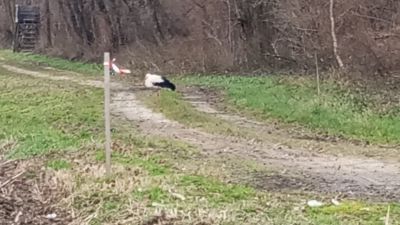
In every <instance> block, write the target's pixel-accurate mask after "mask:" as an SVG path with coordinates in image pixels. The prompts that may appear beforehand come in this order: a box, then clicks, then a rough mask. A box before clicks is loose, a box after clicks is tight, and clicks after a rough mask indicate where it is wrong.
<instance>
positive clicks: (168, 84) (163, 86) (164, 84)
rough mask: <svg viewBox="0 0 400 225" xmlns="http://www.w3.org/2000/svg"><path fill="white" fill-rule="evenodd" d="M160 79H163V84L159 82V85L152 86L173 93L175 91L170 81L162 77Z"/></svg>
mask: <svg viewBox="0 0 400 225" xmlns="http://www.w3.org/2000/svg"><path fill="white" fill-rule="evenodd" d="M162 79H163V82H159V83H153V85H154V86H157V87H161V88H169V89H171V90H173V91H175V88H176V87H175V85H174V84H173V83H172V82H171V81H169V80H168V79H167V78H165V77H162Z"/></svg>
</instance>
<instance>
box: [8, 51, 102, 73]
mask: <svg viewBox="0 0 400 225" xmlns="http://www.w3.org/2000/svg"><path fill="white" fill-rule="evenodd" d="M0 57H1V58H3V60H4V61H6V62H7V63H10V64H17V65H23V66H24V67H27V66H31V67H36V68H37V66H42V67H44V66H47V67H52V68H55V69H60V70H66V71H72V72H77V73H81V74H82V75H92V76H93V75H99V74H102V71H103V66H102V65H100V64H95V63H83V62H79V61H70V60H66V59H62V58H56V57H48V56H45V55H39V54H32V53H13V52H12V51H10V50H0Z"/></svg>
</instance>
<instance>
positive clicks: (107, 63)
mask: <svg viewBox="0 0 400 225" xmlns="http://www.w3.org/2000/svg"><path fill="white" fill-rule="evenodd" d="M110 120H111V118H110V53H109V52H105V53H104V121H105V135H106V142H105V150H106V174H107V176H110V175H111V122H110Z"/></svg>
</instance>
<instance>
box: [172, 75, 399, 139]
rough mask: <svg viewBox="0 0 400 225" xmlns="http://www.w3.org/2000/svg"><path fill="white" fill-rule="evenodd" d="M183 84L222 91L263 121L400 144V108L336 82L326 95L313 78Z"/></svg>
mask: <svg viewBox="0 0 400 225" xmlns="http://www.w3.org/2000/svg"><path fill="white" fill-rule="evenodd" d="M180 83H182V84H186V85H201V86H206V87H209V88H218V89H221V90H223V91H224V92H225V93H226V96H227V98H228V99H227V102H228V104H232V105H234V106H235V107H236V108H238V109H240V110H242V111H246V112H249V113H251V114H253V115H256V116H257V117H259V118H261V119H269V118H277V119H279V120H281V121H283V122H286V123H297V124H300V125H303V126H306V127H308V128H311V129H314V130H319V131H322V132H326V133H328V134H330V135H342V136H345V137H347V138H354V139H362V140H367V141H370V142H375V143H399V140H398V136H399V135H400V115H399V109H400V107H399V106H398V105H392V106H390V107H387V106H386V107H383V106H382V105H380V104H379V102H377V101H372V100H370V99H369V98H368V96H366V95H365V94H362V93H355V92H354V91H352V90H346V89H344V88H342V87H340V86H339V85H337V84H335V83H333V82H324V83H323V84H322V85H321V95H320V96H318V95H317V91H316V86H315V85H314V82H313V81H312V80H311V79H309V78H299V77H292V78H288V77H279V76H268V77H240V76H188V77H184V78H181V79H180Z"/></svg>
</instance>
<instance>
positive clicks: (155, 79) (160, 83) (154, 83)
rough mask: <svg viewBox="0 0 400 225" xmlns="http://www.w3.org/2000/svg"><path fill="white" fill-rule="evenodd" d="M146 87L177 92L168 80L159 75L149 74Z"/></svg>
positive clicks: (145, 82) (145, 83)
mask: <svg viewBox="0 0 400 225" xmlns="http://www.w3.org/2000/svg"><path fill="white" fill-rule="evenodd" d="M144 86H145V87H147V88H156V89H160V88H166V89H169V90H172V91H175V85H174V84H173V83H172V82H171V81H169V80H168V79H167V78H165V77H164V76H161V75H157V74H151V73H147V74H146V76H145V80H144Z"/></svg>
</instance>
